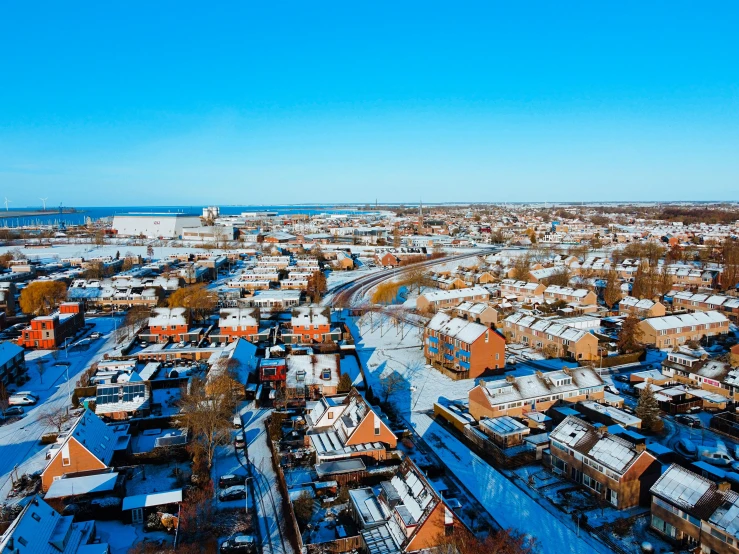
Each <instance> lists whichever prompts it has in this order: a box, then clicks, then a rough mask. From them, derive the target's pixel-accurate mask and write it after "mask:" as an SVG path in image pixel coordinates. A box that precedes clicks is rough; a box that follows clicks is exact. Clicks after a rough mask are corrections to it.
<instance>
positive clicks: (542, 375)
mask: <svg viewBox="0 0 739 554" xmlns="http://www.w3.org/2000/svg"><path fill="white" fill-rule="evenodd" d="M536 376H537V377H538V378H539V379H544V374H543V373H542V372H541V371H537V372H536Z"/></svg>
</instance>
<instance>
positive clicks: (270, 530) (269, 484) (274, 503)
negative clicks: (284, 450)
mask: <svg viewBox="0 0 739 554" xmlns="http://www.w3.org/2000/svg"><path fill="white" fill-rule="evenodd" d="M271 412H272V410H260V409H251V410H246V411H244V412H242V413H241V421H242V422H243V424H244V430H245V433H246V442H247V447H248V454H249V462H251V464H252V475H253V480H252V484H253V486H254V492H255V494H256V511H257V524H258V525H259V529H260V535H261V537H262V551H263V552H264V553H265V554H292V552H293V549H292V546H291V545H290V542H289V541H288V540H287V537H286V536H285V534H284V531H283V528H282V525H283V523H284V522H285V515H284V514H283V513H282V496H281V495H280V490H279V488H278V485H277V475H276V474H275V472H274V469H273V468H272V453H271V451H270V449H269V445H268V443H267V440H268V438H267V431H266V430H265V427H264V423H265V421H266V419H267V417H269V415H270V413H271Z"/></svg>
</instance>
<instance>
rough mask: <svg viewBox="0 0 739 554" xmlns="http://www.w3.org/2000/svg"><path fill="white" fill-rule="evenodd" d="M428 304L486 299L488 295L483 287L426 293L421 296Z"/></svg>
mask: <svg viewBox="0 0 739 554" xmlns="http://www.w3.org/2000/svg"><path fill="white" fill-rule="evenodd" d="M421 296H422V297H423V298H425V299H426V300H428V301H429V302H440V301H444V300H454V299H462V298H471V297H473V296H484V297H485V298H488V297H489V296H490V293H489V292H488V290H487V289H485V288H483V287H478V286H475V287H469V288H466V289H455V290H439V291H434V292H427V293H425V294H422V295H421Z"/></svg>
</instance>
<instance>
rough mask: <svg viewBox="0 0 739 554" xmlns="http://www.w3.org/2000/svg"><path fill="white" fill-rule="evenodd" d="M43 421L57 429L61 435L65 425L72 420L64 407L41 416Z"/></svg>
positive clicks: (48, 411)
mask: <svg viewBox="0 0 739 554" xmlns="http://www.w3.org/2000/svg"><path fill="white" fill-rule="evenodd" d="M39 419H40V420H41V421H43V422H44V423H46V424H47V425H49V426H50V427H53V428H54V429H56V432H57V433H61V432H62V429H63V428H64V425H65V424H66V423H67V422H68V421H69V420H71V419H72V416H70V415H69V413H68V412H67V410H65V409H64V408H63V407H59V408H51V409H50V410H47V411H46V412H44V413H42V414H41V417H40V418H39Z"/></svg>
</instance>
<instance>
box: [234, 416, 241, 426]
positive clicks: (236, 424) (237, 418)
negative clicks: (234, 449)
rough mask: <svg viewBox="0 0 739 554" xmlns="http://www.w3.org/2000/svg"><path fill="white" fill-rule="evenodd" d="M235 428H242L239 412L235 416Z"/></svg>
mask: <svg viewBox="0 0 739 554" xmlns="http://www.w3.org/2000/svg"><path fill="white" fill-rule="evenodd" d="M234 429H241V416H240V415H239V414H236V415H235V416H234Z"/></svg>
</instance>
